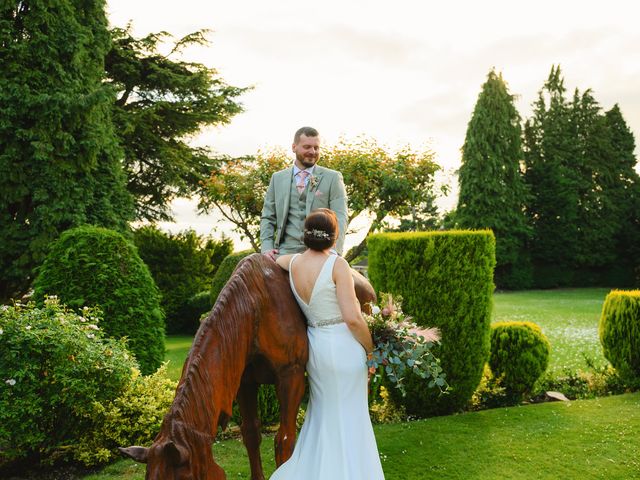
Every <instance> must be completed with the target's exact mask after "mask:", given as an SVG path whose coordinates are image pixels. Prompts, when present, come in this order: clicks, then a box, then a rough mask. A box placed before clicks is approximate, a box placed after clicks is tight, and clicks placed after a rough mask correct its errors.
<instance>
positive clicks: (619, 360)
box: [599, 290, 640, 379]
mask: <svg viewBox="0 0 640 480" xmlns="http://www.w3.org/2000/svg"><path fill="white" fill-rule="evenodd" d="M599 330H600V343H602V349H603V350H604V356H605V357H606V358H607V360H609V361H610V362H611V365H613V366H614V368H615V369H616V370H618V371H619V372H620V374H621V375H623V376H625V377H628V378H631V379H640V290H627V291H625V290H613V291H611V292H610V293H609V294H608V295H607V298H606V299H605V301H604V305H603V306H602V316H601V317H600V328H599Z"/></svg>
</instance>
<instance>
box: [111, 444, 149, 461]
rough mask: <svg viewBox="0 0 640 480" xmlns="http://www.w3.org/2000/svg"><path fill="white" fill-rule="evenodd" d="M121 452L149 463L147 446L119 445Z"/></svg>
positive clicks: (136, 459)
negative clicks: (124, 446)
mask: <svg viewBox="0 0 640 480" xmlns="http://www.w3.org/2000/svg"><path fill="white" fill-rule="evenodd" d="M118 450H120V452H121V453H122V454H123V455H125V456H127V457H129V458H132V459H133V460H135V461H136V462H140V463H147V459H148V458H149V449H148V448H145V447H127V448H123V447H118Z"/></svg>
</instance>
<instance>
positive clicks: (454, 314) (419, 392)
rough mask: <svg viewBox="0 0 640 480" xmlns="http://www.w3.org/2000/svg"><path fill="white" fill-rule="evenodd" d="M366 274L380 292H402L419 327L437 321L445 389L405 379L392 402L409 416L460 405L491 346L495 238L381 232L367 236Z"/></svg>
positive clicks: (477, 379)
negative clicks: (403, 390) (403, 392)
mask: <svg viewBox="0 0 640 480" xmlns="http://www.w3.org/2000/svg"><path fill="white" fill-rule="evenodd" d="M367 243H368V248H369V277H370V279H371V282H372V284H373V285H374V287H375V288H376V290H377V291H378V292H380V291H384V292H389V293H392V294H394V295H400V296H402V298H403V299H404V303H403V305H404V310H405V312H406V313H407V314H409V315H411V316H412V317H413V319H414V320H415V322H416V323H417V324H418V325H421V326H425V327H427V326H435V327H438V328H439V329H440V331H441V333H442V342H441V344H440V345H439V346H437V347H436V348H434V350H433V353H434V355H435V356H436V357H438V358H440V360H441V365H442V368H443V370H444V372H445V374H446V379H447V382H448V383H449V386H450V387H451V390H450V393H448V394H447V395H438V393H437V392H434V391H432V389H428V388H426V385H425V384H424V381H422V380H421V379H419V378H416V377H415V376H409V377H408V378H407V379H406V384H407V392H408V395H407V396H406V397H405V398H404V399H402V398H398V395H397V392H394V391H393V390H394V389H392V390H391V395H392V398H393V399H394V401H396V402H400V403H401V404H402V405H404V406H405V407H406V410H407V413H408V414H409V415H417V416H428V415H434V414H444V413H449V412H452V411H455V410H459V409H461V408H462V407H464V406H465V405H466V404H467V402H468V401H469V399H470V398H471V395H472V394H473V392H474V391H475V389H476V387H477V386H478V383H479V382H480V378H481V376H482V369H483V366H484V363H485V361H486V359H487V357H488V353H489V324H490V318H491V302H492V293H493V288H494V287H493V268H494V265H495V239H494V237H493V234H492V233H491V232H490V231H488V230H485V231H450V232H416V233H385V234H377V235H372V236H371V237H369V239H368V242H367Z"/></svg>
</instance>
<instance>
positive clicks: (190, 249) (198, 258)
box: [133, 225, 233, 334]
mask: <svg viewBox="0 0 640 480" xmlns="http://www.w3.org/2000/svg"><path fill="white" fill-rule="evenodd" d="M133 239H134V243H135V244H136V246H137V247H138V252H139V253H140V257H141V258H142V260H143V261H144V263H146V264H147V266H148V267H149V270H150V271H151V275H152V276H153V279H154V281H155V282H156V285H157V286H158V288H159V289H160V293H161V294H162V299H161V301H160V304H161V305H162V308H163V309H164V312H165V315H166V325H167V333H189V334H191V333H193V332H194V331H195V330H193V326H194V323H193V318H192V317H188V318H185V317H184V311H183V309H185V308H186V309H189V308H190V307H189V305H188V304H189V303H190V300H191V299H192V297H193V296H194V295H195V294H197V293H198V292H201V291H202V290H208V289H209V288H210V286H211V282H212V280H213V276H214V274H215V272H216V270H217V269H218V266H219V265H220V263H221V262H222V260H223V259H224V258H225V257H226V256H227V255H229V254H230V253H231V252H232V251H233V242H232V240H231V239H229V238H223V239H222V240H215V239H213V238H210V237H202V236H199V235H198V234H196V232H195V231H193V230H186V231H184V232H180V233H176V234H171V233H165V232H163V231H161V230H159V229H158V228H157V227H155V226H153V225H150V226H144V227H141V228H139V229H137V230H135V231H134V234H133ZM196 328H197V326H196Z"/></svg>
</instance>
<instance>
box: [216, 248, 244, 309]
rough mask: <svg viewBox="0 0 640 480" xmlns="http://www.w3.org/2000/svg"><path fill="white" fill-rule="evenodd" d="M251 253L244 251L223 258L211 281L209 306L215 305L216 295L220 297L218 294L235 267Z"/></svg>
mask: <svg viewBox="0 0 640 480" xmlns="http://www.w3.org/2000/svg"><path fill="white" fill-rule="evenodd" d="M252 253H255V252H254V251H253V250H244V251H242V252H235V253H232V254H230V255H227V256H226V257H225V259H224V260H223V261H222V263H221V264H220V266H219V267H218V270H217V271H216V274H215V275H214V276H213V281H212V282H211V305H215V303H216V300H218V295H220V292H221V291H222V289H223V288H224V286H225V285H226V284H227V282H228V281H229V277H231V274H232V273H233V271H234V270H235V268H236V265H238V263H239V262H240V260H242V259H243V258H244V257H246V256H248V255H251V254H252Z"/></svg>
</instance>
